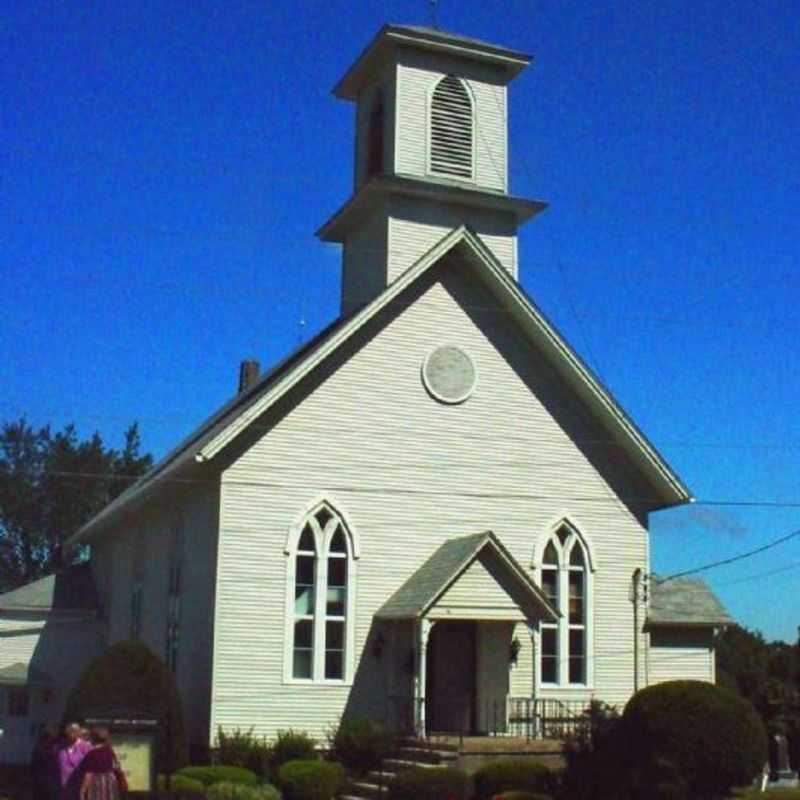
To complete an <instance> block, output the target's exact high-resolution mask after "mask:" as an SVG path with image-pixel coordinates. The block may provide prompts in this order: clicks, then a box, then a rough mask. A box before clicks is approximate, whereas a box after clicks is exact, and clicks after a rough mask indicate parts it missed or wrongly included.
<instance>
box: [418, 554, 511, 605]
mask: <svg viewBox="0 0 800 800" xmlns="http://www.w3.org/2000/svg"><path fill="white" fill-rule="evenodd" d="M463 608H469V609H483V610H487V611H488V610H496V611H498V612H506V613H508V612H513V616H514V618H516V617H519V616H523V615H522V613H521V612H520V611H519V606H517V604H516V603H515V602H514V601H513V600H512V598H511V597H510V596H509V595H508V593H507V592H506V591H505V589H503V587H502V586H500V584H498V582H497V579H496V578H495V577H494V576H493V575H492V574H491V573H490V572H489V571H488V570H487V569H486V567H485V566H484V565H483V564H482V563H481V561H480V560H476V561H473V563H472V564H470V566H469V567H468V568H467V569H466V570H465V571H464V573H463V574H462V575H461V576H460V577H459V579H458V580H457V581H456V582H455V583H454V584H453V586H451V587H450V588H449V589H448V590H447V591H446V592H445V593H444V594H443V595H442V596H441V597H440V598H439V600H438V601H437V603H436V605H435V606H434V607H433V608H432V609H431V612H432V615H438V614H440V613H441V614H447V613H448V612H457V611H458V609H463ZM506 619H508V616H506Z"/></svg>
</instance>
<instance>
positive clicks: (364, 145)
mask: <svg viewBox="0 0 800 800" xmlns="http://www.w3.org/2000/svg"><path fill="white" fill-rule="evenodd" d="M395 84H396V72H395V70H394V69H393V68H392V66H391V65H389V64H387V65H386V67H385V68H384V69H383V70H382V71H381V72H379V73H378V74H377V75H376V76H375V78H374V80H373V82H372V83H370V84H369V85H368V86H366V87H365V88H364V89H363V90H362V91H361V92H360V93H359V95H358V101H357V103H356V136H355V141H356V147H355V185H356V188H358V187H359V186H361V184H362V183H364V181H365V180H366V179H367V178H368V177H369V175H368V174H367V170H368V161H369V141H370V134H369V126H370V118H371V115H372V110H373V106H374V102H375V98H376V95H377V93H378V92H379V91H380V92H382V94H383V113H384V122H383V164H384V172H391V170H392V164H393V163H394V136H393V131H394V111H395Z"/></svg>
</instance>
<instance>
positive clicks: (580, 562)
mask: <svg viewBox="0 0 800 800" xmlns="http://www.w3.org/2000/svg"><path fill="white" fill-rule="evenodd" d="M541 585H542V589H543V591H544V593H545V595H546V596H547V599H548V600H549V601H550V603H551V604H552V606H553V607H554V608H555V609H557V610H558V611H559V612H560V613H561V617H560V619H559V620H558V622H555V623H545V624H542V626H541V638H540V648H539V650H540V654H539V677H540V681H541V683H543V684H553V685H572V686H585V685H587V684H588V683H589V670H588V651H589V636H590V633H591V631H590V624H589V615H588V613H587V609H588V606H589V585H590V580H589V569H588V558H587V552H586V545H585V543H584V542H583V540H582V539H581V537H580V536H579V535H578V533H577V531H576V530H574V529H573V528H572V527H571V526H569V525H567V524H566V523H563V524H561V525H560V526H559V527H558V528H557V530H556V531H555V533H554V534H553V535H552V536H551V537H550V539H549V540H548V542H547V545H546V546H545V548H544V553H543V555H542V564H541Z"/></svg>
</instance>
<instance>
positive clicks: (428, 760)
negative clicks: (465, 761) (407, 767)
mask: <svg viewBox="0 0 800 800" xmlns="http://www.w3.org/2000/svg"><path fill="white" fill-rule="evenodd" d="M392 755H393V756H394V757H395V758H401V759H403V760H405V761H420V762H422V763H425V764H441V763H443V762H445V761H455V760H456V759H457V758H458V753H457V752H456V751H455V750H438V749H436V750H434V749H433V748H431V747H411V746H410V745H409V746H403V747H398V748H397V750H395V751H394V753H393V754H392Z"/></svg>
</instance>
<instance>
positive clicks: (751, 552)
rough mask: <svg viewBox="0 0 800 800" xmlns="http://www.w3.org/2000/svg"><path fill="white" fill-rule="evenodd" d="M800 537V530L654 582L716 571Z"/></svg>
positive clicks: (654, 579)
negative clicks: (752, 548) (743, 551)
mask: <svg viewBox="0 0 800 800" xmlns="http://www.w3.org/2000/svg"><path fill="white" fill-rule="evenodd" d="M793 507H797V508H800V503H798V504H795V505H794V506H793ZM798 536H800V528H798V529H797V530H794V531H792V532H791V533H787V534H786V535H785V536H781V537H780V538H779V539H775V540H774V541H772V542H769V543H768V544H765V545H762V546H761V547H757V548H756V549H755V550H748V551H747V552H746V553H739V554H738V555H735V556H731V557H730V558H723V559H720V560H719V561H712V562H711V563H709V564H703V565H702V566H700V567H694V568H693V569H686V570H683V571H681V572H675V573H673V574H672V575H667V576H666V577H665V578H653V582H654V583H657V584H659V585H661V584H664V583H666V582H667V581H672V580H675V579H676V578H683V577H684V576H686V575H696V574H697V573H698V572H707V571H708V570H710V569H716V568H717V567H723V566H725V565H727V564H733V563H735V562H737V561H743V560H744V559H746V558H752V557H753V556H756V555H758V554H759V553H764V552H766V551H767V550H772V548H773V547H778V546H779V545H781V544H784V542H788V541H789V540H791V539H795V538H796V537H798Z"/></svg>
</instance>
